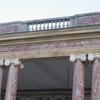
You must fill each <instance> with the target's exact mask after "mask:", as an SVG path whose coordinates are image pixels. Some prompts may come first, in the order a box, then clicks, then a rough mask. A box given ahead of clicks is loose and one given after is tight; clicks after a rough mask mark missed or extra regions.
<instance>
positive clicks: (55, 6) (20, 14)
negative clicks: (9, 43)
mask: <svg viewBox="0 0 100 100" xmlns="http://www.w3.org/2000/svg"><path fill="white" fill-rule="evenodd" d="M90 12H100V0H0V23H3V22H11V21H26V20H35V19H45V18H54V17H65V16H73V15H75V14H83V13H90Z"/></svg>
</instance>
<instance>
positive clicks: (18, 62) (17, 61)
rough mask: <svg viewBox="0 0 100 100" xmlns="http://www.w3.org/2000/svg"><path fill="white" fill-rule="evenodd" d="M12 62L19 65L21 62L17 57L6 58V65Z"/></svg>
mask: <svg viewBox="0 0 100 100" xmlns="http://www.w3.org/2000/svg"><path fill="white" fill-rule="evenodd" d="M11 63H13V64H14V65H19V64H20V63H21V62H20V60H19V59H18V58H17V59H5V62H4V65H5V66H9V65H10V64H11Z"/></svg>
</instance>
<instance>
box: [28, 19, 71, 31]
mask: <svg viewBox="0 0 100 100" xmlns="http://www.w3.org/2000/svg"><path fill="white" fill-rule="evenodd" d="M26 23H27V31H42V30H53V29H63V28H69V27H70V24H71V23H70V17H69V18H67V17H64V18H57V19H44V20H33V21H29V22H26Z"/></svg>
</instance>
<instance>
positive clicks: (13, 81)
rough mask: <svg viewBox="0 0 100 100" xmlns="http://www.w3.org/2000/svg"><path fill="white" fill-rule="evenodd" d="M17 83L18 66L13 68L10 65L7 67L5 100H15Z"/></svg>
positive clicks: (12, 65)
mask: <svg viewBox="0 0 100 100" xmlns="http://www.w3.org/2000/svg"><path fill="white" fill-rule="evenodd" d="M17 81H18V66H15V65H14V64H13V63H11V64H10V66H9V73H8V80H7V87H6V94H5V100H16V91H17Z"/></svg>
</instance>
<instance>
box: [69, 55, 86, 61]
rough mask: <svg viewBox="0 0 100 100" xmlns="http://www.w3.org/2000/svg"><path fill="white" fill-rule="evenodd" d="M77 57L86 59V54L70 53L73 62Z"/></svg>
mask: <svg viewBox="0 0 100 100" xmlns="http://www.w3.org/2000/svg"><path fill="white" fill-rule="evenodd" d="M76 59H80V60H81V61H86V54H76V55H70V61H71V62H74V61H75V60H76Z"/></svg>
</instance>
